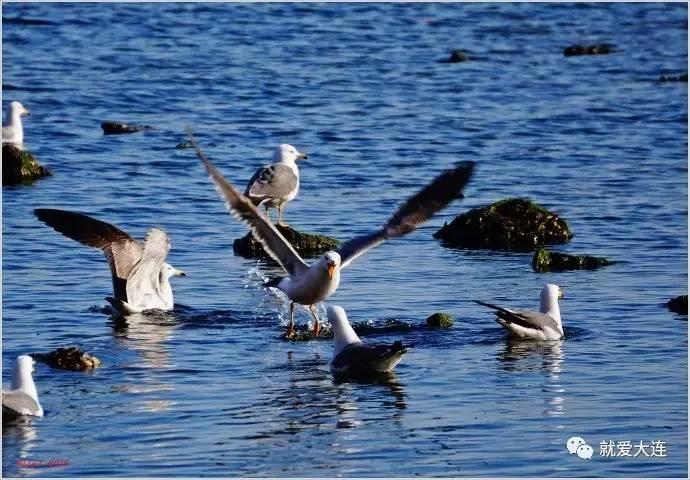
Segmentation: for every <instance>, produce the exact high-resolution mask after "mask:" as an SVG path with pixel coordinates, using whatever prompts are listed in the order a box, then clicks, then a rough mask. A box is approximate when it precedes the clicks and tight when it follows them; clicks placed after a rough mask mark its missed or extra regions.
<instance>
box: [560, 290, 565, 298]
mask: <svg viewBox="0 0 690 480" xmlns="http://www.w3.org/2000/svg"><path fill="white" fill-rule="evenodd" d="M558 298H565V295H564V294H563V290H559V291H558Z"/></svg>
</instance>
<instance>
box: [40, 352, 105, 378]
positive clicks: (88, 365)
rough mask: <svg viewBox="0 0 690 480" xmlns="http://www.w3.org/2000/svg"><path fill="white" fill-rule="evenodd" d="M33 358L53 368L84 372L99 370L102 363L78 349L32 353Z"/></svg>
mask: <svg viewBox="0 0 690 480" xmlns="http://www.w3.org/2000/svg"><path fill="white" fill-rule="evenodd" d="M31 356H32V357H33V358H34V359H35V360H37V361H41V362H43V363H45V364H47V365H49V366H51V367H53V368H59V369H61V370H73V371H76V372H82V371H84V370H93V369H94V368H97V367H98V366H99V365H100V364H101V361H100V360H99V359H97V358H96V357H94V356H92V355H89V354H88V353H86V352H84V351H83V350H80V349H79V348H77V347H67V348H58V349H57V350H55V351H52V352H50V353H32V354H31Z"/></svg>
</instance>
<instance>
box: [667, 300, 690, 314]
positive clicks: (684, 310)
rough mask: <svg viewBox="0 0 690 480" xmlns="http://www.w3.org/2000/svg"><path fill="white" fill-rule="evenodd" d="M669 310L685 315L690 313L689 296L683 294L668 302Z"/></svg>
mask: <svg viewBox="0 0 690 480" xmlns="http://www.w3.org/2000/svg"><path fill="white" fill-rule="evenodd" d="M666 306H667V307H668V309H669V310H671V311H672V312H675V313H680V314H683V315H687V314H688V296H687V295H681V296H680V297H675V298H672V299H671V300H669V301H668V302H667V303H666Z"/></svg>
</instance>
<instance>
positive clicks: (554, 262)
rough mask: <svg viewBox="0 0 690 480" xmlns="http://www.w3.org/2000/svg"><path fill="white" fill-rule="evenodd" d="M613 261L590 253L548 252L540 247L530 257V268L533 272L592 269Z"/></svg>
mask: <svg viewBox="0 0 690 480" xmlns="http://www.w3.org/2000/svg"><path fill="white" fill-rule="evenodd" d="M613 263H614V262H612V261H611V260H608V259H606V258H603V257H592V256H590V255H571V254H568V253H559V252H550V251H548V250H547V249H546V248H544V247H540V248H538V249H537V251H536V252H534V256H533V257H532V269H534V271H535V272H540V273H543V272H550V271H554V272H561V271H564V270H594V269H597V268H599V267H604V266H606V265H612V264H613Z"/></svg>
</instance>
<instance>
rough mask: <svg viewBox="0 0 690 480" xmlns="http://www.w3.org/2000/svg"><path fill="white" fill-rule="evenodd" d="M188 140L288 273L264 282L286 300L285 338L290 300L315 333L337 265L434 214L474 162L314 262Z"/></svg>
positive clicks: (232, 207)
mask: <svg viewBox="0 0 690 480" xmlns="http://www.w3.org/2000/svg"><path fill="white" fill-rule="evenodd" d="M190 141H191V143H192V144H193V145H194V148H195V149H196V152H197V155H198V156H199V159H200V160H201V162H202V163H203V165H204V167H205V169H206V172H207V173H208V175H209V177H210V178H211V180H212V181H213V183H214V184H215V186H216V189H217V190H218V191H219V192H220V194H221V196H222V197H223V198H224V199H225V205H226V207H227V208H228V210H229V211H230V212H231V213H232V214H233V215H234V216H235V217H237V218H238V219H240V220H242V221H244V222H245V223H246V224H247V225H248V226H249V228H250V230H251V232H252V234H253V235H254V238H255V239H256V240H258V241H259V242H261V244H262V245H263V247H264V250H266V252H267V253H268V254H269V255H270V256H271V257H272V258H273V259H274V260H275V261H276V262H278V263H279V264H280V265H281V266H282V267H283V268H284V269H285V271H286V272H287V273H288V276H285V277H279V278H274V279H272V280H269V281H268V282H266V284H265V286H267V287H275V288H278V289H279V290H281V291H283V292H284V293H285V294H286V295H287V296H288V298H289V299H290V323H289V325H288V331H287V334H286V336H287V337H288V338H291V337H292V336H293V335H294V331H295V329H294V307H295V303H299V304H301V305H307V306H308V307H309V310H310V312H311V314H312V316H313V317H314V330H313V333H314V335H315V336H317V335H318V334H319V317H318V315H317V314H316V310H315V307H314V305H315V304H316V303H318V302H320V301H322V300H325V299H326V298H328V297H329V296H331V295H332V294H333V293H334V292H335V291H336V289H337V288H338V285H339V284H340V270H341V269H342V268H344V267H346V266H348V265H349V264H350V263H351V262H352V261H353V260H354V259H355V258H357V257H359V256H360V255H362V254H363V253H364V252H366V251H367V250H369V249H370V248H373V247H375V246H376V245H378V244H380V243H382V242H384V241H385V240H388V239H391V238H395V237H401V236H403V235H405V234H408V233H410V232H412V231H413V230H415V229H416V228H417V227H418V226H419V225H420V224H422V223H423V222H425V221H426V220H427V219H428V218H430V217H431V216H432V215H433V214H434V213H436V212H438V211H439V210H441V209H443V208H444V207H445V206H446V205H448V204H449V203H450V202H451V201H452V200H453V199H455V198H458V197H459V196H460V195H461V191H462V189H463V187H464V186H465V184H467V182H468V181H469V179H470V177H471V175H472V171H473V169H474V162H471V161H466V162H460V163H459V164H458V165H456V166H455V167H454V168H451V169H450V170H447V171H445V172H443V173H442V174H440V175H439V176H438V177H436V178H435V179H434V180H433V181H432V182H431V183H429V184H428V185H427V186H426V187H424V188H423V189H422V190H420V191H419V192H418V193H417V194H415V195H413V196H412V197H410V198H409V199H407V201H406V202H405V203H403V205H402V206H400V208H399V209H398V211H397V212H396V213H395V214H394V215H393V216H392V217H391V218H390V219H389V220H388V222H387V223H386V224H385V225H384V226H383V227H382V228H380V229H378V230H375V231H373V232H371V233H369V234H367V235H363V236H360V237H356V238H353V239H351V240H349V241H348V242H345V243H344V244H342V245H341V247H340V249H339V250H338V251H329V252H326V253H325V254H324V255H322V256H321V257H319V259H318V260H316V261H315V262H314V263H312V264H311V265H308V264H307V263H306V262H305V261H304V260H302V257H300V256H299V254H298V253H297V252H296V251H295V249H294V248H293V247H292V245H290V243H289V242H288V241H287V240H286V239H285V237H283V235H282V234H281V233H280V232H279V231H278V229H277V228H276V227H275V226H274V225H273V224H272V223H271V222H270V221H269V220H268V219H267V218H266V217H265V216H264V215H263V214H262V213H261V212H260V211H259V209H258V208H256V206H255V205H254V203H253V202H252V201H251V200H249V199H248V198H247V197H245V196H244V195H242V194H241V193H240V192H239V190H237V189H236V188H235V187H234V186H233V185H232V184H231V183H230V182H228V181H227V180H226V179H225V177H223V175H222V174H221V173H220V171H219V170H218V169H217V168H216V167H215V165H213V163H211V161H210V160H209V159H208V157H206V155H205V154H204V152H203V151H202V150H201V149H200V148H199V146H198V145H197V143H196V141H195V140H194V138H193V137H192V136H191V134H190Z"/></svg>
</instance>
